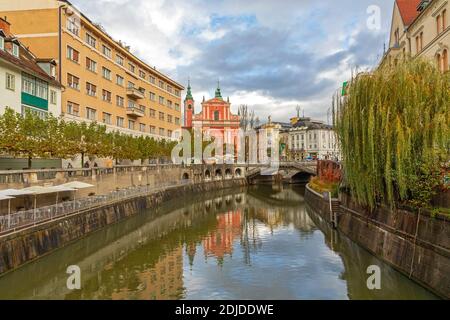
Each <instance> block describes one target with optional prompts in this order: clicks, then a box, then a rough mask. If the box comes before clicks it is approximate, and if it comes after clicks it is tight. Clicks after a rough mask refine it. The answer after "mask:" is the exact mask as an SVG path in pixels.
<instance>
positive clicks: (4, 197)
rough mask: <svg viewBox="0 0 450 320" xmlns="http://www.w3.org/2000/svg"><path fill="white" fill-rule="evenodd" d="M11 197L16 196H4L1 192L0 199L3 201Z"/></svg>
mask: <svg viewBox="0 0 450 320" xmlns="http://www.w3.org/2000/svg"><path fill="white" fill-rule="evenodd" d="M11 199H14V197H10V196H4V195H1V194H0V201H2V200H11Z"/></svg>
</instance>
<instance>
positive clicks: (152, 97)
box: [150, 92, 156, 101]
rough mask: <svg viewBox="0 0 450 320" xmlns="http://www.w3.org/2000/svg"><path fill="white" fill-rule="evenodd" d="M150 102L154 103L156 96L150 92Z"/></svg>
mask: <svg viewBox="0 0 450 320" xmlns="http://www.w3.org/2000/svg"><path fill="white" fill-rule="evenodd" d="M150 100H151V101H155V100H156V95H155V94H154V93H153V92H150Z"/></svg>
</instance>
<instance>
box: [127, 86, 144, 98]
mask: <svg viewBox="0 0 450 320" xmlns="http://www.w3.org/2000/svg"><path fill="white" fill-rule="evenodd" d="M127 96H128V97H130V98H133V99H144V98H145V96H144V93H142V91H140V90H139V89H136V88H132V87H129V88H127Z"/></svg>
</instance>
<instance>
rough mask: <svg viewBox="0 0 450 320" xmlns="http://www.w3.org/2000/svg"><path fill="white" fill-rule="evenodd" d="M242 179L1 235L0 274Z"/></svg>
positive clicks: (124, 203) (236, 184) (171, 192)
mask: <svg viewBox="0 0 450 320" xmlns="http://www.w3.org/2000/svg"><path fill="white" fill-rule="evenodd" d="M246 183H247V182H246V180H245V178H240V179H234V180H221V181H211V182H203V183H196V184H189V185H185V186H178V187H173V188H168V189H166V190H164V191H159V192H156V193H153V194H149V195H148V196H141V197H136V198H131V199H128V200H126V201H122V202H118V203H114V204H110V205H108V206H105V207H101V208H96V209H92V210H89V211H85V212H79V213H75V214H73V215H71V216H67V217H64V218H61V219H57V220H54V221H50V222H48V223H46V224H43V225H38V226H34V227H30V228H28V229H24V230H21V231H18V232H15V233H12V234H8V235H5V236H3V237H1V238H0V274H2V273H5V272H8V271H11V270H14V269H16V268H18V267H20V266H22V265H24V264H25V263H27V262H30V261H33V260H35V259H38V258H39V257H42V256H44V255H46V254H49V253H51V252H52V251H54V250H56V249H59V248H62V247H64V246H66V245H68V244H70V243H72V242H74V241H76V240H78V239H80V238H82V237H85V236H87V235H89V234H91V233H93V232H95V231H97V230H100V229H102V228H104V227H106V226H108V225H111V224H114V223H117V222H119V221H122V220H124V219H127V218H129V217H132V216H134V215H136V214H139V213H140V212H143V211H144V210H146V209H151V208H155V207H156V206H158V205H160V204H162V203H164V202H166V201H170V200H171V199H174V198H177V197H178V196H179V195H180V194H190V193H192V194H195V193H203V192H208V191H213V190H219V189H224V188H235V187H241V186H245V185H246Z"/></svg>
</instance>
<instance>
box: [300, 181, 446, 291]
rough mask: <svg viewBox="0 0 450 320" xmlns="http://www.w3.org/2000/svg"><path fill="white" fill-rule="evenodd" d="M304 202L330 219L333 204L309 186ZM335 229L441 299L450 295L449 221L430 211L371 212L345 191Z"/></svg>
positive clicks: (385, 210)
mask: <svg viewBox="0 0 450 320" xmlns="http://www.w3.org/2000/svg"><path fill="white" fill-rule="evenodd" d="M305 201H306V203H307V204H308V206H310V207H311V208H312V209H313V210H314V211H316V212H317V213H318V214H319V215H320V216H321V217H322V218H323V219H325V220H326V221H327V222H329V223H330V222H331V220H330V205H329V202H328V200H326V199H325V198H324V197H323V196H322V195H320V194H318V193H316V192H314V191H313V190H312V189H310V188H309V187H308V186H307V187H306V190H305ZM336 227H337V229H338V230H339V231H341V232H342V233H344V234H345V235H346V236H348V237H349V238H350V239H352V240H353V241H355V242H356V243H358V244H359V245H361V246H362V247H364V248H365V249H367V250H368V251H369V252H371V253H372V254H373V255H375V256H377V257H378V258H380V259H382V260H383V261H385V262H387V263H388V264H390V265H391V266H392V267H394V268H395V269H397V270H398V271H400V272H402V273H404V274H405V275H406V276H408V277H410V278H411V279H413V280H414V281H416V282H418V283H419V284H421V285H422V286H424V287H426V288H428V289H430V290H431V291H433V292H435V293H436V294H438V295H440V296H441V297H444V298H447V299H449V298H450V220H449V218H448V217H447V216H444V215H436V216H432V215H431V214H430V213H429V212H426V211H424V212H421V213H416V212H411V211H408V210H404V209H397V210H395V211H393V210H391V209H390V208H387V207H384V206H379V207H377V208H376V209H375V210H373V211H372V212H371V211H369V210H367V209H365V208H363V207H362V206H360V205H358V204H357V203H356V202H354V201H353V199H352V198H351V197H350V196H349V195H347V194H341V196H340V206H339V209H338V214H337V222H336Z"/></svg>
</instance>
